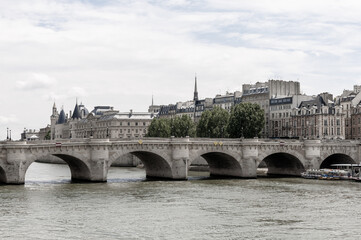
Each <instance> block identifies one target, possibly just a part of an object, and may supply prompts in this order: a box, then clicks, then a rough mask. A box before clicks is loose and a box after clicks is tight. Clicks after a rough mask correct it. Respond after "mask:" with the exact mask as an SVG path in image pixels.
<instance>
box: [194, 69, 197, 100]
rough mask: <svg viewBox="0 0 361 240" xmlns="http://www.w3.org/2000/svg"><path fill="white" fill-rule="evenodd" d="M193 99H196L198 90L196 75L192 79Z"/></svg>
mask: <svg viewBox="0 0 361 240" xmlns="http://www.w3.org/2000/svg"><path fill="white" fill-rule="evenodd" d="M193 101H198V90H197V75H196V76H195V79H194V95H193Z"/></svg>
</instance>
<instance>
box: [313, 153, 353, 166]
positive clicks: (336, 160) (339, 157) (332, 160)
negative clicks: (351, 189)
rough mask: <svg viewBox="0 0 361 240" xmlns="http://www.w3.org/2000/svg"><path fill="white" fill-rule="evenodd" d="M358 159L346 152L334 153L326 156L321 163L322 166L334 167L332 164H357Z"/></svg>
mask: <svg viewBox="0 0 361 240" xmlns="http://www.w3.org/2000/svg"><path fill="white" fill-rule="evenodd" d="M355 163H356V161H355V160H354V159H353V158H352V157H350V156H349V155H347V154H345V153H332V154H329V155H328V156H326V157H325V158H324V159H323V161H322V162H321V163H320V169H321V168H333V167H332V166H331V165H332V164H355Z"/></svg>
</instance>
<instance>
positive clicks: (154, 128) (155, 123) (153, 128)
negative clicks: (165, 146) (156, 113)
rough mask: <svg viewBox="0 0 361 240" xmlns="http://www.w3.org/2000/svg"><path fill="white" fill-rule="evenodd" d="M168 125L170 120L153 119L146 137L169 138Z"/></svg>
mask: <svg viewBox="0 0 361 240" xmlns="http://www.w3.org/2000/svg"><path fill="white" fill-rule="evenodd" d="M170 124H171V121H170V119H167V118H154V119H153V120H152V122H151V123H150V125H149V128H148V133H147V137H163V138H167V137H170V136H171V131H170Z"/></svg>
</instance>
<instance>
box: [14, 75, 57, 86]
mask: <svg viewBox="0 0 361 240" xmlns="http://www.w3.org/2000/svg"><path fill="white" fill-rule="evenodd" d="M55 83H56V80H55V79H54V78H51V77H49V76H48V75H46V74H43V73H32V74H30V76H29V78H28V79H26V80H19V81H17V82H16V86H17V87H18V88H19V89H22V90H35V89H46V88H49V87H51V86H53V85H54V84H55Z"/></svg>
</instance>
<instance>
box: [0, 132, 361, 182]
mask: <svg viewBox="0 0 361 240" xmlns="http://www.w3.org/2000/svg"><path fill="white" fill-rule="evenodd" d="M360 152H361V148H360V142H359V141H345V140H333V141H330V140H327V141H326V140H300V141H299V140H269V139H267V140H266V139H201V138H188V137H187V138H173V137H172V138H163V139H161V138H144V139H141V140H139V139H133V140H128V139H126V140H109V139H92V138H90V139H71V140H64V141H59V142H54V141H42V142H39V141H37V142H13V141H6V142H0V182H2V183H5V184H23V183H24V181H25V174H26V171H27V169H28V168H29V166H30V165H31V164H32V163H33V162H34V161H35V160H37V159H39V158H42V157H44V156H48V155H53V156H57V157H59V158H61V159H63V160H64V161H65V162H66V163H67V164H68V165H69V167H70V171H71V177H72V180H74V181H89V182H104V181H107V174H108V170H109V168H110V166H111V164H112V163H113V162H114V161H116V160H118V159H119V158H122V157H123V156H125V155H126V154H133V155H135V156H137V157H138V158H139V159H140V160H141V161H142V162H143V164H144V166H145V171H146V176H147V178H164V179H173V180H185V179H187V177H188V169H189V166H190V165H191V164H192V162H193V161H194V160H195V159H197V158H199V157H202V158H204V159H205V160H206V161H207V163H208V165H209V169H210V174H211V175H212V176H222V177H224V176H226V177H239V178H256V177H257V174H256V170H257V167H258V166H259V165H260V164H261V162H263V163H264V164H265V165H267V167H268V174H269V175H291V176H300V173H301V172H303V171H305V169H308V168H325V167H329V166H330V165H331V164H335V163H359V162H360V159H361V156H360Z"/></svg>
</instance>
